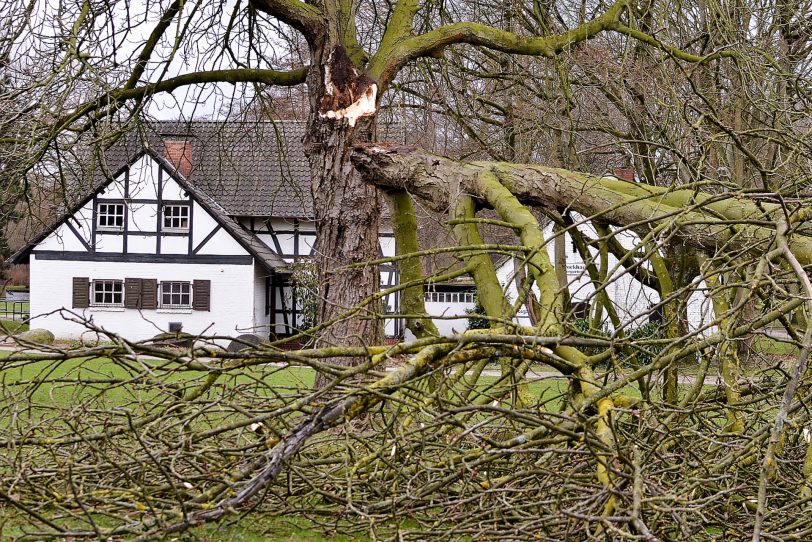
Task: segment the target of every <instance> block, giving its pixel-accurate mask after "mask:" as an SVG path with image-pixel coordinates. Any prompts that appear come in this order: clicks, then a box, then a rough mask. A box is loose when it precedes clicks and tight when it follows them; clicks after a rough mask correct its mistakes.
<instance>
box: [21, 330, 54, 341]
mask: <svg viewBox="0 0 812 542" xmlns="http://www.w3.org/2000/svg"><path fill="white" fill-rule="evenodd" d="M16 338H17V340H19V341H24V342H26V343H37V344H53V343H54V334H53V333H51V332H50V331H48V330H47V329H29V330H28V331H23V332H22V333H18V334H17V336H16Z"/></svg>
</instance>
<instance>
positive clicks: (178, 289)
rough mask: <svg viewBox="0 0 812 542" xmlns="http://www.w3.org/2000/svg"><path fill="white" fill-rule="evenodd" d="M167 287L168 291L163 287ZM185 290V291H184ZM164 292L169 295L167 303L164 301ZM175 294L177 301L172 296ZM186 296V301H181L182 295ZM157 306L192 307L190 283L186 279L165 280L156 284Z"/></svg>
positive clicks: (165, 307)
mask: <svg viewBox="0 0 812 542" xmlns="http://www.w3.org/2000/svg"><path fill="white" fill-rule="evenodd" d="M165 288H168V289H169V291H168V292H164V289H165ZM184 290H185V291H184ZM164 294H166V295H168V296H169V303H166V302H165V301H164ZM174 296H177V301H178V302H177V303H174V302H173V301H174V299H173V297H174ZM184 296H187V299H188V303H184V302H183V297H184ZM158 308H159V309H191V308H192V283H191V282H189V281H186V280H166V281H162V282H161V283H160V284H159V285H158Z"/></svg>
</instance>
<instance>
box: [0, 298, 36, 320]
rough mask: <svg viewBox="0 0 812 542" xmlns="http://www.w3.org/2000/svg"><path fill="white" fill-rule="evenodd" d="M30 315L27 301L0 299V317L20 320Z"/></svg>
mask: <svg viewBox="0 0 812 542" xmlns="http://www.w3.org/2000/svg"><path fill="white" fill-rule="evenodd" d="M30 315H31V314H30V308H29V305H28V301H5V300H3V301H0V319H3V320H16V321H18V322H20V321H23V320H27V319H28V317H29V316H30Z"/></svg>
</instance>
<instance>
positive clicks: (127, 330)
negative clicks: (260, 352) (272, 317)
mask: <svg viewBox="0 0 812 542" xmlns="http://www.w3.org/2000/svg"><path fill="white" fill-rule="evenodd" d="M73 277H89V278H90V279H91V280H92V279H120V280H123V279H125V278H127V277H138V278H154V279H157V280H158V281H159V282H160V281H162V280H182V281H190V282H191V281H192V280H195V279H200V280H206V279H208V280H211V311H210V312H205V311H186V312H183V313H178V312H167V311H164V310H161V309H158V310H145V311H137V310H133V309H124V310H117V311H111V310H110V309H106V310H105V309H101V308H92V307H91V308H88V309H75V312H77V313H78V314H79V315H80V316H83V317H85V318H87V319H91V318H92V320H93V322H94V324H95V325H97V326H100V327H103V328H105V329H107V330H110V331H113V332H116V333H119V334H121V335H123V336H124V337H126V338H128V339H131V340H143V339H148V338H150V337H153V336H155V335H157V334H158V333H161V332H163V331H167V330H168V329H169V322H182V323H183V331H185V332H188V333H192V334H199V333H204V332H205V333H206V334H207V335H214V334H217V335H230V336H234V335H238V334H240V333H248V332H251V331H252V330H253V328H254V325H255V324H254V299H255V297H254V285H255V281H254V266H253V265H222V264H169V263H117V262H76V261H60V260H37V259H36V256H35V255H32V256H31V314H32V316H33V317H34V319H33V321H32V322H31V327H32V328H34V327H37V328H45V329H48V330H50V331H51V332H53V333H54V335H55V336H56V337H57V338H60V339H70V338H79V337H80V336H81V335H82V334H83V333H84V332H86V329H85V328H84V327H83V326H82V325H81V324H80V323H78V322H72V321H70V320H69V318H71V317H73V318H76V316H71V314H69V313H68V312H67V311H62V313H61V314H60V309H68V311H74V309H71V305H72V299H73Z"/></svg>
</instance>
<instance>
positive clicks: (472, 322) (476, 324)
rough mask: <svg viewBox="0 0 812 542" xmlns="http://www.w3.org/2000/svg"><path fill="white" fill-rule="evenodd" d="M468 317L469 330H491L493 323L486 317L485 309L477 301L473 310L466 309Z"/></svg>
mask: <svg viewBox="0 0 812 542" xmlns="http://www.w3.org/2000/svg"><path fill="white" fill-rule="evenodd" d="M465 314H467V315H468V329H469V330H470V329H490V328H491V322H490V320H488V319H487V318H484V316H485V309H484V308H483V307H482V305H481V304H480V303H479V300H477V302H476V305H475V306H474V307H473V308H471V309H465Z"/></svg>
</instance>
